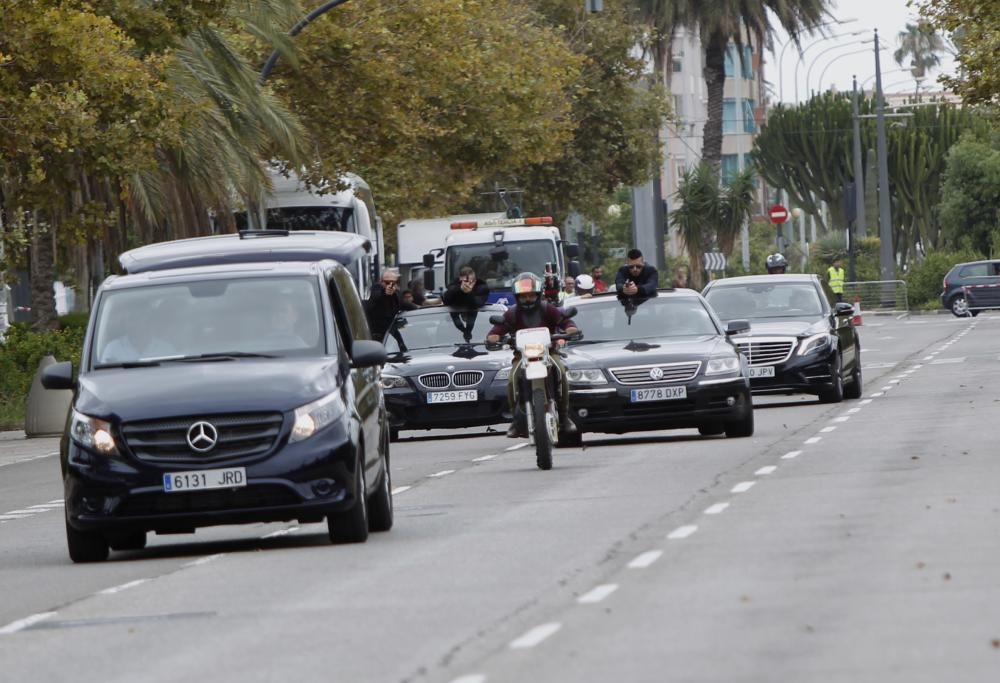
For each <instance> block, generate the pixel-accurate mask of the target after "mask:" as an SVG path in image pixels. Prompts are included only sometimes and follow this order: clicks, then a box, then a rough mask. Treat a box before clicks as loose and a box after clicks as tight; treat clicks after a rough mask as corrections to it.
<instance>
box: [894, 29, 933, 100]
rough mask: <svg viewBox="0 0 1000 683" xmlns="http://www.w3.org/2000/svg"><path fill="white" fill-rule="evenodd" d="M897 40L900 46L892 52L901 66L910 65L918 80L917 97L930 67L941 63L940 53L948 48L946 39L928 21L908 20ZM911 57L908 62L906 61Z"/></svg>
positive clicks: (911, 71)
mask: <svg viewBox="0 0 1000 683" xmlns="http://www.w3.org/2000/svg"><path fill="white" fill-rule="evenodd" d="M896 40H897V42H898V43H899V48H898V49H897V50H896V51H895V52H894V53H893V54H892V57H893V59H895V60H896V63H897V64H899V65H900V66H909V67H910V73H912V74H913V79H914V80H915V81H916V82H917V88H916V92H914V97H916V96H917V95H918V94H919V92H920V84H921V83H923V80H924V78H926V76H927V72H928V71H929V70H930V69H933V68H935V67H938V66H940V65H941V55H940V53H941V52H943V51H944V50H945V49H946V45H945V42H944V39H942V38H941V36H939V35H938V34H937V33H936V32H935V31H934V28H933V27H931V26H930V24H927V23H923V22H921V23H919V24H911V23H909V22H907V24H906V29H905V30H903V31H900V32H899V33H898V34H897V36H896ZM907 59H909V62H908V64H904V62H906V61H907Z"/></svg>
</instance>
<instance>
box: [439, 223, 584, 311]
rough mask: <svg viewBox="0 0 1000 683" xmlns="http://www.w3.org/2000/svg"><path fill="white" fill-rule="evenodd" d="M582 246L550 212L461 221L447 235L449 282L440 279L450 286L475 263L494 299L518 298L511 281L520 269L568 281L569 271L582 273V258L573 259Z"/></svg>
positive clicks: (492, 299)
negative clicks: (567, 238) (569, 238)
mask: <svg viewBox="0 0 1000 683" xmlns="http://www.w3.org/2000/svg"><path fill="white" fill-rule="evenodd" d="M578 252H579V249H578V247H577V245H576V244H570V243H568V242H566V241H565V240H563V239H562V236H561V235H560V233H559V228H558V227H556V226H555V225H553V224H552V218H550V217H548V216H546V217H532V218H494V219H488V220H482V221H457V222H454V223H452V224H451V233H450V234H449V235H448V236H447V237H446V238H445V246H444V282H443V283H435V284H437V285H438V286H439V287H441V288H445V287H447V286H448V284H449V283H451V282H454V281H455V280H457V279H458V271H459V270H461V269H462V268H463V267H464V266H471V267H472V268H473V269H475V271H476V277H477V278H479V279H480V280H482V281H483V282H485V283H486V284H487V285H488V286H489V288H490V296H489V299H488V303H498V302H499V303H512V302H511V297H510V286H511V282H512V281H513V279H514V277H516V276H517V275H518V274H519V273H523V272H525V271H528V272H532V273H535V274H536V275H538V276H540V277H541V276H543V275H544V274H545V273H546V271H548V272H551V273H552V274H554V275H556V276H557V277H558V278H559V282H560V283H562V279H563V278H564V277H565V276H566V275H573V276H574V277H575V276H576V275H578V274H579V272H580V264H579V262H577V261H575V260H572V259H575V257H576V256H577V254H578ZM431 256H433V255H431ZM425 258H427V256H425Z"/></svg>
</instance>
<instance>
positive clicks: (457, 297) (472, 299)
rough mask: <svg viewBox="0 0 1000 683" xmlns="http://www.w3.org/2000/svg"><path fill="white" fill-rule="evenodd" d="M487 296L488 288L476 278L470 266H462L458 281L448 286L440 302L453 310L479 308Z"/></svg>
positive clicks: (488, 293)
mask: <svg viewBox="0 0 1000 683" xmlns="http://www.w3.org/2000/svg"><path fill="white" fill-rule="evenodd" d="M489 296H490V288H489V286H488V285H487V284H486V283H485V282H483V281H482V280H480V279H478V278H477V277H476V271H475V270H474V269H473V268H472V266H463V267H462V269H461V270H459V271H458V280H456V281H455V282H453V283H451V284H450V285H448V289H446V290H445V292H444V294H443V295H442V296H441V302H442V303H443V304H444V305H445V306H451V307H453V308H481V307H482V306H485V305H486V299H488V298H489Z"/></svg>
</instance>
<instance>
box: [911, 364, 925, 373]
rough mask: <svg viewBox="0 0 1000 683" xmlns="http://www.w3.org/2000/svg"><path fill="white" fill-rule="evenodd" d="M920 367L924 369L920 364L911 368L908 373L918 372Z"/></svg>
mask: <svg viewBox="0 0 1000 683" xmlns="http://www.w3.org/2000/svg"><path fill="white" fill-rule="evenodd" d="M922 367H924V366H923V365H921V364H920V363H917V364H916V365H914V366H913V368H911V369H910V372H915V371H917V370H919V369H920V368H922Z"/></svg>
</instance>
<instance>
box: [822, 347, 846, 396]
mask: <svg viewBox="0 0 1000 683" xmlns="http://www.w3.org/2000/svg"><path fill="white" fill-rule="evenodd" d="M830 375H831V376H832V377H833V381H832V382H831V383H830V386H828V387H825V388H824V389H822V390H821V391H820V392H819V402H820V403H840V402H841V401H843V400H844V359H843V358H841V357H840V354H839V353H838V354H837V357H836V360H834V362H833V367H832V368H830Z"/></svg>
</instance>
